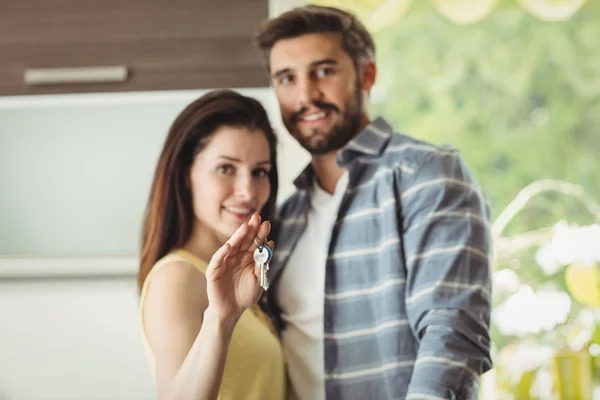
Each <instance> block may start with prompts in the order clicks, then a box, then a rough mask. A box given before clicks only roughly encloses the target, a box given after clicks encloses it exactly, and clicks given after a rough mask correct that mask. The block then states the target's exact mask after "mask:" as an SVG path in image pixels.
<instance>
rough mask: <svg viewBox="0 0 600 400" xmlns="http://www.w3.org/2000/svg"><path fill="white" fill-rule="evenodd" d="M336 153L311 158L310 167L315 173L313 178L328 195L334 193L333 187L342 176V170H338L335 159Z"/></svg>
mask: <svg viewBox="0 0 600 400" xmlns="http://www.w3.org/2000/svg"><path fill="white" fill-rule="evenodd" d="M335 155H336V151H332V152H331V153H327V154H322V155H318V156H313V158H312V166H313V169H314V171H315V178H316V179H317V182H318V183H319V186H321V188H322V189H323V190H324V191H326V192H327V193H329V194H333V193H334V192H335V185H337V182H338V180H339V179H340V178H341V177H342V175H343V174H344V171H345V170H344V169H343V168H340V166H339V165H338V164H337V162H336V159H335Z"/></svg>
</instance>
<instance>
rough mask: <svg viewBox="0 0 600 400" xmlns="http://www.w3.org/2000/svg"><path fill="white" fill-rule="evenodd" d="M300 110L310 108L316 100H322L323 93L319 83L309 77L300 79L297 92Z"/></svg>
mask: <svg viewBox="0 0 600 400" xmlns="http://www.w3.org/2000/svg"><path fill="white" fill-rule="evenodd" d="M297 96H298V97H297V100H298V104H297V106H298V108H299V109H300V108H302V107H309V106H311V105H312V104H313V102H314V101H315V100H320V99H321V91H320V90H319V86H318V84H317V82H315V81H314V80H313V79H310V78H309V77H306V78H302V79H299V82H298V92H297Z"/></svg>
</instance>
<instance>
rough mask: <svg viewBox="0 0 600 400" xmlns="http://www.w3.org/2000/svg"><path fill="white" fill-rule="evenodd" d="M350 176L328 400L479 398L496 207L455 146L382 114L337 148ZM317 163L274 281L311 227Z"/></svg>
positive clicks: (280, 227) (328, 352) (267, 300)
mask: <svg viewBox="0 0 600 400" xmlns="http://www.w3.org/2000/svg"><path fill="white" fill-rule="evenodd" d="M337 162H338V164H339V165H340V166H341V167H343V168H345V169H347V170H348V173H349V181H348V187H347V189H346V192H345V194H344V197H343V198H342V202H341V204H340V209H339V212H338V215H337V219H336V222H335V224H334V226H333V232H332V236H331V241H330V243H329V253H328V254H329V255H328V258H327V264H326V273H325V301H324V329H325V331H324V341H325V342H324V348H325V354H324V357H325V359H324V360H325V371H324V374H325V393H326V397H327V399H329V400H331V399H405V398H406V399H423V400H437V399H475V398H477V395H478V393H477V392H478V390H477V388H478V381H479V376H480V375H481V374H482V373H483V372H485V371H487V370H488V369H490V368H491V359H490V338H489V321H490V310H491V277H490V275H491V268H490V266H491V236H490V213H489V207H488V204H487V201H486V198H485V196H484V194H483V193H482V191H481V189H480V188H479V186H478V185H477V184H476V183H475V182H474V179H473V178H472V176H471V174H470V172H469V171H468V169H467V167H466V166H465V164H464V162H463V161H462V159H461V157H460V155H459V153H458V151H457V150H454V149H452V148H441V147H435V146H433V145H431V144H428V143H424V142H421V141H418V140H416V139H414V138H411V137H408V136H404V135H401V134H397V133H394V132H393V129H392V128H391V127H390V125H389V124H388V123H387V122H386V121H385V120H383V119H381V118H379V119H377V120H375V121H374V122H372V123H371V124H369V125H368V126H367V127H366V128H365V129H363V130H362V131H361V132H360V133H359V134H358V135H357V136H356V137H355V138H354V139H353V140H351V141H350V142H349V143H348V144H347V145H346V146H345V147H344V148H343V149H341V150H340V151H338V154H337ZM312 179H313V170H312V168H311V166H310V165H309V166H308V167H307V168H306V169H305V170H304V172H302V174H301V175H300V176H299V177H298V178H297V179H296V181H295V182H294V183H295V185H296V187H297V191H296V192H295V193H294V194H293V195H292V196H291V197H290V198H289V199H287V201H286V202H285V203H284V204H283V205H282V206H281V207H280V210H279V215H278V219H277V221H276V226H277V231H278V233H276V235H277V236H276V250H275V254H274V258H273V260H272V263H271V269H270V271H269V272H270V279H271V282H272V284H271V285H272V288H271V290H269V291H268V292H267V295H266V296H264V297H263V305H264V306H265V308H267V310H268V311H269V312H270V314H271V315H272V316H273V319H274V322H275V325H276V327H277V328H278V330H279V331H281V330H282V329H285V326H283V324H282V322H281V318H280V316H279V311H278V307H277V304H276V301H275V296H274V293H275V291H276V290H275V286H276V285H277V284H278V278H279V277H280V276H281V271H282V270H283V269H284V268H285V265H286V262H287V260H288V258H289V255H290V253H291V252H292V251H293V250H294V246H295V244H296V243H297V242H298V239H299V237H300V236H301V235H302V232H303V231H304V228H305V227H306V218H307V212H308V210H309V207H310V201H309V197H310V196H309V190H310V187H311V183H312Z"/></svg>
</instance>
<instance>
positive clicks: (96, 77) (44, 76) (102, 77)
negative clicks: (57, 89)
mask: <svg viewBox="0 0 600 400" xmlns="http://www.w3.org/2000/svg"><path fill="white" fill-rule="evenodd" d="M24 75H25V76H24V79H25V83H26V84H27V85H57V84H65V83H67V84H76V83H114V82H125V81H126V80H127V75H128V71H127V67H125V66H123V65H119V66H112V67H81V68H80V67H76V68H28V69H26V70H25V74H24Z"/></svg>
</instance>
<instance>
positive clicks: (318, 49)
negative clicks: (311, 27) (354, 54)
mask: <svg viewBox="0 0 600 400" xmlns="http://www.w3.org/2000/svg"><path fill="white" fill-rule="evenodd" d="M269 63H270V70H271V81H272V84H273V87H274V89H275V94H276V96H277V99H278V100H279V106H280V109H281V117H282V120H283V123H284V125H285V127H286V128H287V130H288V131H289V132H290V134H291V135H292V136H293V137H294V138H295V139H296V140H297V141H298V142H299V143H300V144H301V145H302V146H303V147H304V148H305V149H306V150H308V151H309V152H310V153H311V154H313V155H318V154H325V153H329V152H331V151H335V150H338V149H340V148H342V147H343V146H344V145H345V144H346V143H348V142H349V141H350V139H352V138H353V137H354V136H355V135H356V133H357V132H358V130H359V129H360V124H361V118H362V116H363V111H364V110H363V101H362V100H363V94H362V88H361V83H362V82H361V79H360V78H359V76H358V74H357V71H356V69H355V67H354V64H353V62H352V59H351V58H350V56H349V55H348V54H347V53H346V51H345V50H344V49H343V48H342V46H341V43H340V39H339V37H338V36H336V35H333V34H322V33H311V34H306V35H302V36H298V37H295V38H291V39H284V40H280V41H278V42H277V43H275V46H273V48H272V49H271V53H270V59H269Z"/></svg>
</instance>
